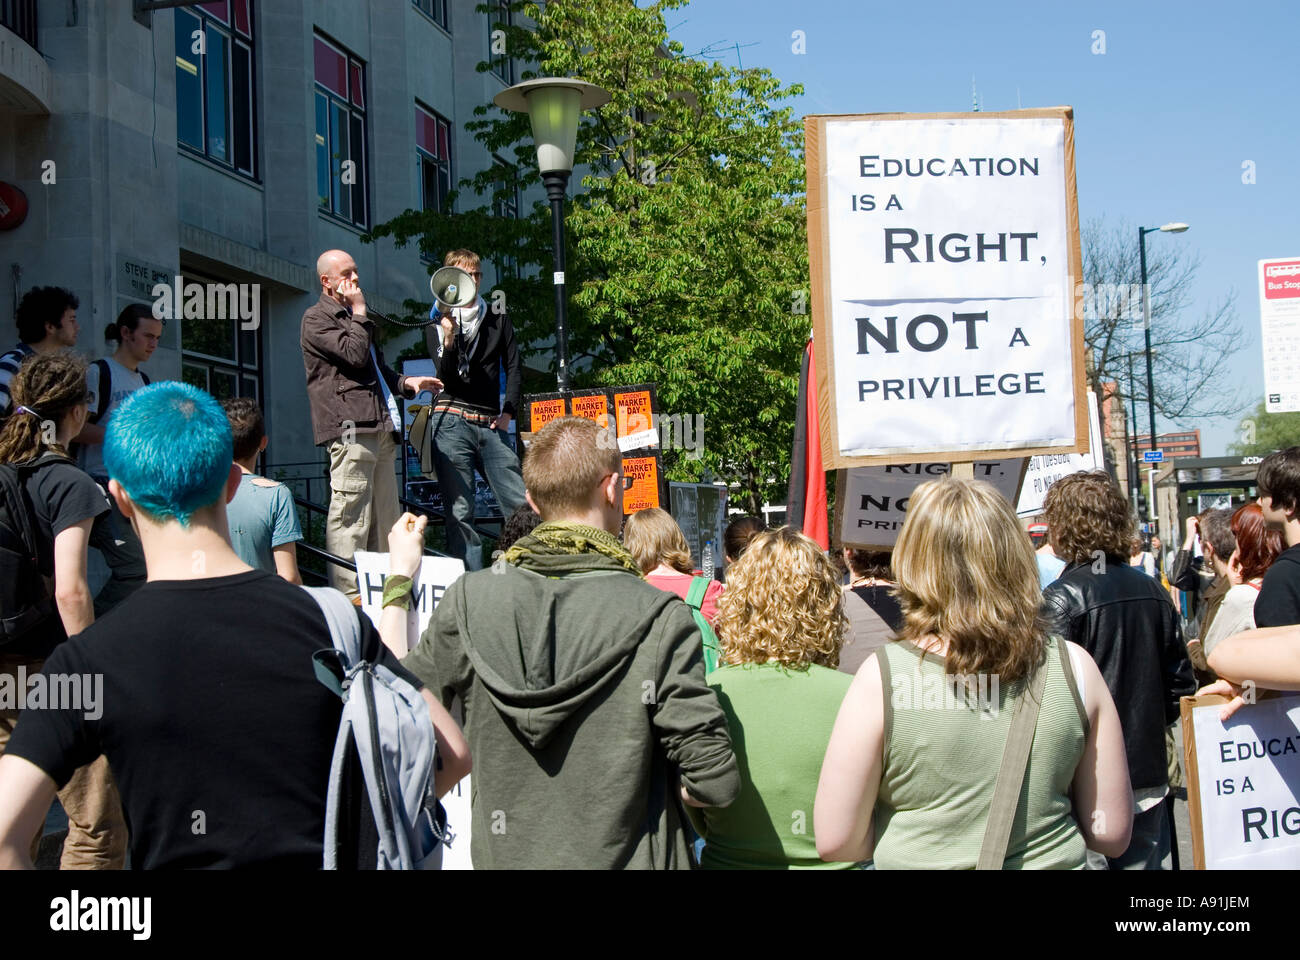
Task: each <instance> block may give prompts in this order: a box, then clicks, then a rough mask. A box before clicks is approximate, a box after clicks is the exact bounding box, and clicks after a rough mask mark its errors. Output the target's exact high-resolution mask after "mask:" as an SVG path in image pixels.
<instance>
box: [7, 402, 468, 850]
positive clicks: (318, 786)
mask: <svg viewBox="0 0 1300 960" xmlns="http://www.w3.org/2000/svg"><path fill="white" fill-rule="evenodd" d="M104 459H105V462H106V464H107V465H108V471H109V478H110V482H109V488H110V492H111V494H112V496H113V498H114V499H115V500H116V501H117V505H118V508H119V509H120V510H121V511H122V514H123V515H124V516H125V517H127V518H128V520H129V521H130V523H131V524H132V526H133V527H134V528H135V530H136V531H137V532H138V534H139V536H140V542H141V543H142V544H143V546H144V555H145V563H146V566H147V568H148V581H147V582H146V583H145V585H144V586H143V587H141V588H140V589H139V590H137V591H136V592H135V593H133V594H132V595H131V596H130V597H128V598H127V599H126V600H124V601H122V603H121V604H120V605H119V606H118V607H117V608H116V609H115V610H114V611H113V613H112V614H111V615H110V616H108V617H106V618H104V619H102V620H97V621H95V623H94V624H92V625H91V626H90V627H88V628H86V629H85V630H83V631H82V632H81V633H79V634H77V635H76V636H74V637H72V638H71V639H69V640H67V641H65V642H64V643H62V644H60V645H59V647H57V648H56V649H55V651H54V653H53V654H52V655H51V656H50V658H49V659H48V660H46V661H45V673H46V674H47V675H62V676H70V677H86V678H89V677H99V678H102V692H103V696H102V697H100V698H97V701H96V703H95V704H94V709H93V710H92V709H88V708H87V705H86V704H75V705H67V704H63V705H53V708H51V709H43V710H33V711H29V712H28V713H27V715H26V716H24V718H23V722H22V723H21V724H19V725H18V726H17V727H16V729H15V730H14V735H13V738H12V739H11V740H10V743H9V747H8V749H7V750H6V752H5V754H4V756H3V757H0V868H3V867H30V865H31V859H30V852H29V849H28V847H29V845H30V840H31V837H32V836H33V835H34V833H35V831H36V830H37V829H39V827H40V824H41V821H42V820H43V819H44V817H45V813H46V811H47V810H48V809H49V806H50V801H51V799H52V798H53V796H54V792H55V789H56V787H58V786H60V785H62V784H63V783H65V782H66V781H67V780H68V778H69V777H70V776H71V774H72V771H73V770H74V769H76V768H77V767H79V766H81V765H83V764H84V763H86V762H88V760H90V759H94V758H95V757H96V756H98V755H99V754H100V753H101V752H102V753H103V754H104V755H105V756H106V757H107V758H108V764H109V767H110V768H111V769H112V771H113V774H114V776H115V777H116V779H117V783H118V788H119V792H120V794H121V798H122V807H123V809H124V810H125V812H126V818H127V821H128V822H129V823H130V825H131V838H130V856H131V865H132V866H133V867H136V868H144V869H150V868H159V867H173V868H176V867H183V868H202V867H246V866H287V867H298V868H302V869H319V868H320V866H321V864H322V862H323V849H324V837H325V803H326V793H327V789H328V785H329V781H330V761H331V757H332V755H333V751H334V740H335V735H336V731H337V729H338V724H339V718H340V716H341V710H342V703H341V702H340V700H339V698H338V697H337V696H336V695H335V694H334V693H333V692H331V691H330V690H329V689H327V688H326V687H325V686H324V685H323V684H321V683H320V682H318V681H317V679H316V677H315V674H314V672H313V669H312V654H313V653H315V652H316V651H318V650H321V649H330V648H332V647H333V645H334V644H333V641H332V639H331V636H330V630H329V627H328V625H327V624H326V622H325V617H324V615H323V614H322V612H321V609H320V607H319V606H318V605H317V603H316V601H315V600H314V599H313V598H312V596H311V595H310V594H309V593H307V592H306V591H305V590H303V589H302V588H300V587H297V586H295V585H293V584H291V583H289V582H288V581H286V580H284V579H282V578H280V577H278V576H276V575H275V574H274V573H270V572H267V571H264V570H254V569H253V568H252V567H250V566H249V565H248V564H247V563H245V562H244V561H242V560H241V559H240V558H239V556H238V555H237V554H236V553H235V551H234V549H233V548H232V547H231V545H230V542H229V538H228V528H227V520H226V504H227V503H228V502H229V501H230V500H231V498H233V497H234V495H235V492H236V491H237V490H238V489H239V483H240V476H241V471H240V469H239V467H238V465H237V464H235V463H234V461H233V459H232V443H231V431H230V424H229V421H228V419H227V417H226V413H225V411H224V410H223V409H222V407H221V405H220V404H218V403H217V401H216V400H215V399H214V398H213V397H212V396H210V395H209V394H207V393H205V392H204V391H202V390H199V389H197V388H195V387H192V386H189V385H188V384H184V383H174V382H168V383H159V384H154V385H152V386H148V387H145V388H144V389H142V390H138V391H136V392H134V393H132V394H131V396H130V397H128V398H127V399H126V400H125V401H124V402H123V403H122V406H121V407H119V408H118V410H117V413H116V415H115V416H114V417H113V419H112V421H111V422H110V423H109V426H108V432H107V435H106V437H105V441H104ZM404 519H405V518H404ZM420 552H421V551H420V550H419V549H416V550H415V551H414V553H415V557H416V562H418V559H419V554H420ZM356 613H357V618H358V621H359V624H360V628H361V636H362V654H363V657H364V659H366V660H369V661H371V662H378V663H382V664H384V665H385V666H387V667H388V668H389V669H390V670H392V671H393V672H394V673H397V674H398V675H400V676H403V677H407V678H409V677H410V675H409V674H407V673H406V672H405V671H404V670H403V669H402V667H401V665H400V664H399V663H398V662H397V659H396V658H395V657H394V656H393V654H392V653H391V652H390V650H389V649H388V647H386V646H385V645H384V643H383V641H382V639H381V637H380V635H379V633H378V631H376V629H375V628H374V626H373V625H372V624H371V623H370V620H369V619H368V618H367V617H366V616H365V614H364V613H363V612H362V611H361V610H357V612H356ZM412 682H413V683H415V684H416V686H419V684H418V681H414V680H413V679H412ZM425 699H426V701H428V702H430V704H431V707H430V712H431V718H432V719H433V722H434V726H435V728H436V730H437V734H438V745H439V750H440V754H441V757H442V761H443V765H442V769H440V770H439V771H438V774H437V776H436V779H435V787H436V788H437V789H438V790H439V792H440V793H441V792H445V791H446V790H447V789H449V788H450V787H451V786H452V785H453V784H454V783H455V782H456V781H457V780H459V779H460V778H461V777H462V776H463V775H464V773H465V772H466V771H467V770H468V764H469V761H468V748H467V747H466V746H465V741H464V738H463V736H461V734H460V730H459V728H457V727H456V726H455V723H454V721H452V720H451V718H450V716H449V715H447V714H446V711H444V710H442V708H441V706H440V705H439V706H438V709H437V711H435V710H433V707H432V702H433V698H432V695H431V694H427V693H426V694H425ZM160 772H161V774H160ZM209 817H210V819H209Z"/></svg>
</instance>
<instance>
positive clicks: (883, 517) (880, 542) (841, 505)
mask: <svg viewBox="0 0 1300 960" xmlns="http://www.w3.org/2000/svg"><path fill="white" fill-rule="evenodd" d="M973 467H974V476H975V479H976V480H984V481H987V482H988V483H991V484H993V486H994V487H996V488H997V490H998V492H999V493H1001V494H1002V495H1003V496H1004V497H1006V498H1007V500H1008V501H1009V502H1011V503H1015V502H1016V492H1017V491H1018V490H1019V489H1020V483H1021V478H1022V477H1023V476H1024V473H1025V458H1024V457H1019V458H1012V459H1008V460H977V461H975V463H974V464H973ZM951 472H952V465H951V464H950V463H904V464H891V465H889V466H886V467H854V468H853V469H852V470H841V471H840V472H839V474H838V476H837V479H836V481H835V524H834V528H833V529H834V530H835V531H836V532H837V534H838V537H839V545H840V546H842V547H854V548H857V549H860V550H892V549H893V548H894V543H895V542H896V541H897V540H898V531H899V530H901V529H903V520H904V519H906V515H907V504H908V501H909V499H910V498H911V496H912V492H913V491H914V490H916V488H917V487H918V486H920V485H921V484H922V483H925V482H926V481H927V480H939V479H941V478H943V477H946V476H948V474H949V473H951Z"/></svg>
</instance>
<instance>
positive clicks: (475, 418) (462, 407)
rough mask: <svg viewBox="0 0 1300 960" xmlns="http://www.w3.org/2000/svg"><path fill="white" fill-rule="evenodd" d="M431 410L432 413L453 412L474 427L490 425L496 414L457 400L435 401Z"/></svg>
mask: <svg viewBox="0 0 1300 960" xmlns="http://www.w3.org/2000/svg"><path fill="white" fill-rule="evenodd" d="M432 412H433V413H434V414H443V413H454V414H455V415H456V416H458V417H462V418H463V419H464V420H465V421H466V422H467V423H472V424H474V426H476V427H491V425H492V421H493V420H495V419H496V416H497V415H496V414H495V413H484V412H483V409H482V408H481V407H470V406H467V405H466V404H463V403H461V402H459V401H457V400H438V401H435V403H434V405H433V411H432Z"/></svg>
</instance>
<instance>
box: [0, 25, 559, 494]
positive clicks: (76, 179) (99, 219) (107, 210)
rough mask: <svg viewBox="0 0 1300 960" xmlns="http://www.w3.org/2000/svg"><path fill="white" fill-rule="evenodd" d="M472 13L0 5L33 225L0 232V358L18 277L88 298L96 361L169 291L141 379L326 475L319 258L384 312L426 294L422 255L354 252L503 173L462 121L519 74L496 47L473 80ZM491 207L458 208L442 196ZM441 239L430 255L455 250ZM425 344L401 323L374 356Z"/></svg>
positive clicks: (477, 29)
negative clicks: (319, 381) (398, 218)
mask: <svg viewBox="0 0 1300 960" xmlns="http://www.w3.org/2000/svg"><path fill="white" fill-rule="evenodd" d="M477 2H478V0H368V2H366V3H355V2H351V0H275V2H261V0H216V2H209V3H201V4H200V3H194V4H190V5H187V6H181V7H177V8H175V9H163V10H157V11H154V12H152V13H136V12H135V11H134V10H133V5H132V3H131V2H130V0H113V2H92V3H71V4H70V3H68V2H66V0H16V3H15V4H14V5H13V6H12V7H11V6H6V8H5V9H6V10H11V9H17V10H19V11H20V13H21V15H22V17H24V18H26V19H24V20H23V22H22V23H19V22H17V21H18V19H19V18H18V17H11V19H13V20H14V21H15V22H13V23H9V24H4V25H2V26H0V181H3V182H7V183H10V184H13V185H16V186H17V187H19V188H20V189H21V190H22V192H23V193H24V194H25V195H26V197H27V200H28V204H29V212H28V214H27V217H26V219H25V221H24V222H22V223H21V224H19V225H18V226H16V227H14V228H13V229H9V230H6V231H4V232H0V264H2V265H3V270H2V271H0V297H2V298H3V299H0V302H2V303H4V304H5V306H6V307H10V309H6V310H4V311H0V317H4V318H5V319H4V320H0V341H4V342H3V348H4V349H7V348H8V346H9V343H8V342H7V341H11V340H14V339H16V335H15V333H14V329H13V327H12V325H11V324H12V308H11V305H13V306H16V304H17V301H18V298H19V297H20V296H21V295H22V293H23V292H24V291H26V290H28V289H30V288H31V287H33V286H38V285H47V284H54V285H58V286H63V287H67V288H69V289H71V290H72V291H73V292H74V293H76V294H77V296H78V297H80V299H81V307H80V310H79V312H78V317H79V320H80V322H81V341H80V342H79V344H78V348H79V349H80V351H81V352H82V353H83V354H85V355H86V356H87V357H99V356H103V355H104V354H105V353H106V352H107V349H106V346H105V343H104V340H103V331H104V328H105V326H106V325H107V324H108V323H109V322H110V321H112V320H113V319H114V317H115V316H116V315H117V313H118V311H119V310H121V308H122V307H123V306H125V305H126V304H128V303H130V302H146V303H149V302H153V301H154V300H155V299H157V298H156V296H155V290H156V285H157V284H160V283H161V284H166V285H168V286H172V287H175V286H177V284H178V281H177V280H176V278H177V277H179V278H181V279H180V280H179V287H180V291H181V296H180V297H174V296H173V298H172V299H173V300H177V301H179V303H173V306H179V307H180V309H179V311H177V313H178V315H176V316H173V317H172V318H171V319H169V320H168V321H167V323H166V327H165V330H164V334H163V339H162V344H161V346H160V347H159V349H158V350H157V352H156V353H155V354H154V356H153V358H152V359H151V361H150V363H149V364H147V365H146V367H145V369H146V371H147V372H148V373H149V375H150V376H151V378H153V379H154V380H161V379H178V380H185V381H187V382H191V383H195V384H197V385H199V386H202V387H204V388H205V389H208V390H209V391H210V392H212V393H213V394H214V395H216V396H218V397H220V398H224V397H226V396H233V395H252V396H255V397H256V398H257V399H258V400H259V401H260V403H261V404H262V406H263V408H264V410H265V413H266V419H267V425H268V431H269V433H270V445H269V449H268V457H267V472H268V473H271V474H273V475H274V474H276V473H277V472H280V473H281V474H282V475H287V476H304V477H306V476H315V477H322V476H324V472H325V467H324V464H325V459H324V456H323V452H322V451H320V450H318V449H317V448H316V447H315V446H314V445H313V444H312V433H311V420H310V414H309V410H308V406H307V397H306V384H305V375H304V371H303V362H302V354H301V350H300V348H299V324H300V320H301V317H302V313H303V311H304V310H305V309H306V308H307V307H308V306H309V305H310V304H311V303H313V302H314V301H315V300H316V299H317V298H318V296H319V285H318V282H317V278H316V275H315V262H316V257H317V256H318V255H319V253H320V252H321V251H323V250H326V249H329V248H332V247H340V248H342V249H345V250H347V251H348V252H350V253H351V254H352V255H353V256H354V257H355V259H356V261H357V266H358V271H359V273H360V275H361V280H362V286H363V289H364V290H365V292H366V296H367V301H368V302H369V303H370V304H371V305H372V306H373V307H374V308H375V309H376V310H378V311H382V312H383V313H386V314H392V315H398V316H400V315H401V314H402V313H403V312H404V311H403V309H402V306H401V303H402V301H403V300H404V299H406V298H413V299H417V300H425V301H427V300H428V299H429V289H428V272H429V270H428V261H426V260H422V258H421V254H420V252H419V250H418V249H417V248H416V246H415V245H414V244H413V245H411V246H408V247H406V248H404V249H397V248H396V247H395V245H394V244H393V243H392V242H391V241H389V240H380V241H379V242H377V243H373V244H363V243H362V242H361V240H360V238H361V235H362V233H363V232H364V230H365V229H366V228H367V227H370V226H373V225H375V224H377V223H381V222H383V221H386V220H388V219H391V218H392V217H393V216H395V215H397V214H399V213H401V212H403V211H405V210H407V209H412V208H414V209H420V208H422V207H424V206H426V205H431V204H434V203H441V202H442V201H443V199H444V198H445V197H446V191H447V190H448V189H449V188H451V187H453V186H455V184H456V182H457V181H458V180H459V179H460V178H461V177H464V176H470V175H472V174H474V173H475V172H477V171H479V170H483V169H488V168H490V167H493V166H494V165H496V164H499V162H500V161H496V160H494V158H493V157H492V156H491V154H490V153H489V152H488V151H487V150H486V149H485V148H484V147H483V146H482V145H481V144H479V143H478V142H477V141H476V140H474V139H473V137H472V135H470V134H469V133H467V132H466V131H465V130H464V124H465V121H466V120H468V119H470V118H471V117H472V115H473V110H474V108H476V107H478V106H480V105H483V104H488V103H490V102H491V100H492V98H493V96H495V95H496V94H497V93H498V92H500V91H501V90H502V89H504V88H505V87H506V86H508V85H509V83H510V82H513V80H514V79H515V71H516V70H517V66H516V65H515V64H514V63H513V62H512V61H510V60H509V59H508V58H506V57H504V56H502V57H497V58H495V60H493V61H492V62H493V69H492V70H488V71H485V72H478V70H477V69H476V66H477V64H478V63H479V62H480V61H483V60H489V59H491V49H492V43H493V30H494V29H495V28H497V27H498V26H499V20H500V15H499V14H498V15H493V14H484V13H481V12H478V11H477V10H476V9H475V8H476V5H477ZM33 19H34V24H35V29H34V30H32V29H29V27H28V25H27V23H28V21H29V20H33ZM23 34H25V36H24V35H23ZM498 49H499V47H498ZM540 195H541V194H540V190H539V191H538V196H540ZM533 199H535V198H534V197H533V196H532V195H531V194H529V195H528V196H527V197H526V198H518V200H517V201H516V203H515V204H514V208H513V210H510V211H507V212H506V215H509V214H511V213H516V214H517V212H518V211H519V210H520V209H522V206H521V204H522V202H523V201H524V200H527V201H528V202H530V203H531V201H532V200H533ZM484 202H485V200H484V198H480V197H476V196H474V195H473V194H470V195H469V196H468V197H463V198H462V199H461V201H460V202H459V204H458V206H459V207H460V208H461V209H468V208H471V207H476V206H479V205H481V204H482V203H484ZM438 239H439V241H440V242H438V243H437V244H436V250H435V251H434V256H436V257H438V258H439V259H440V257H441V254H442V252H443V251H444V250H445V249H448V248H450V247H454V246H458V245H459V244H457V243H456V239H455V238H454V237H448V238H446V240H445V242H441V238H438ZM484 269H485V274H486V275H485V278H484V279H485V286H487V287H489V288H490V286H491V284H492V282H493V280H494V278H493V276H492V267H491V264H490V263H489V264H485V267H484ZM191 284H199V285H200V286H199V287H198V288H194V287H191V286H189V285H191ZM232 284H233V285H234V286H233V287H231V286H229V285H232ZM196 292H197V294H198V296H194V295H193V294H195V293H196ZM419 336H420V335H419V334H418V333H415V332H410V331H406V330H403V331H402V332H401V333H400V334H399V335H397V336H396V337H394V338H393V339H392V340H389V341H388V342H387V343H386V344H385V350H386V352H387V353H388V355H389V356H390V357H392V356H395V355H396V353H397V352H398V351H399V350H401V349H402V348H403V347H405V346H407V345H410V344H412V343H415V342H416V341H417V340H418V339H419ZM299 489H300V492H302V490H303V488H302V487H300V488H299ZM324 494H325V491H324V489H323V487H321V486H320V485H317V486H316V488H315V489H314V490H313V491H312V497H313V499H316V500H317V501H321V500H323V499H324Z"/></svg>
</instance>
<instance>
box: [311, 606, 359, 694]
mask: <svg viewBox="0 0 1300 960" xmlns="http://www.w3.org/2000/svg"><path fill="white" fill-rule="evenodd" d="M303 589H304V590H306V591H307V593H308V594H309V595H310V596H311V598H312V599H313V600H315V601H316V605H317V606H318V607H320V611H321V613H322V614H324V616H325V624H326V626H328V627H329V631H330V639H332V640H333V641H334V650H335V651H337V653H338V654H339V657H340V659H341V660H342V666H343V669H344V670H345V671H346V670H351V669H352V668H353V667H355V666H356V665H357V664H358V663H360V662H361V661H362V659H363V658H362V656H361V622H360V621H359V620H358V619H357V608H356V607H355V606H354V605H353V604H352V602H351V601H349V600H348V598H347V597H345V596H344V595H343V594H342V593H340V592H339V591H337V590H335V589H334V588H333V587H303ZM314 659H315V658H314V657H313V660H314ZM318 663H319V661H318ZM316 675H317V677H320V670H319V667H318V669H317V671H316ZM321 682H322V683H324V684H325V685H326V686H327V687H330V688H331V689H333V684H331V683H329V682H327V681H325V680H323V679H322V680H321ZM341 685H342V682H341V681H340V686H341ZM335 692H336V693H338V694H339V695H340V696H341V695H342V691H341V690H335Z"/></svg>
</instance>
